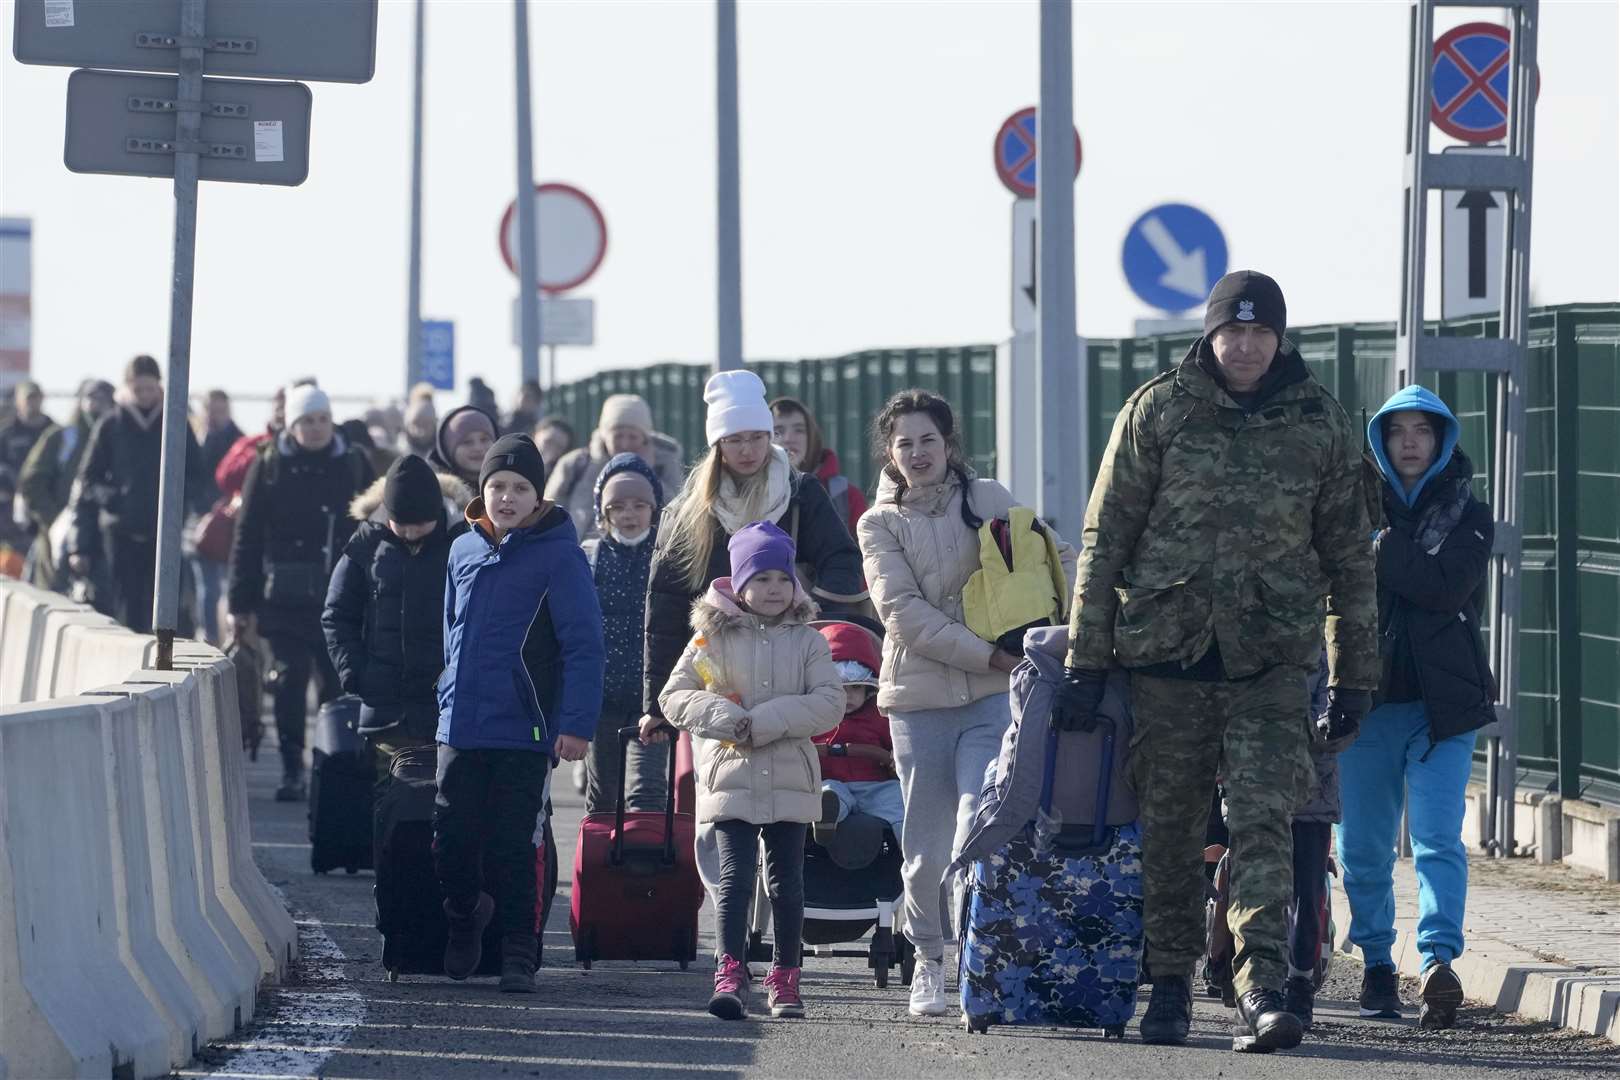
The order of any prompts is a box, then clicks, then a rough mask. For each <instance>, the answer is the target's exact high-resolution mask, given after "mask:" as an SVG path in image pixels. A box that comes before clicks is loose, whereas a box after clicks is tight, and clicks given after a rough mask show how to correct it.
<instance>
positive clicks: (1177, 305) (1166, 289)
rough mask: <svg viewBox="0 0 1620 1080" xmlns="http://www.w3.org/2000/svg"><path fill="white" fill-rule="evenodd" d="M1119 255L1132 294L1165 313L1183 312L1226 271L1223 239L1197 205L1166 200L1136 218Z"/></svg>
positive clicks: (1204, 296)
mask: <svg viewBox="0 0 1620 1080" xmlns="http://www.w3.org/2000/svg"><path fill="white" fill-rule="evenodd" d="M1121 258H1122V260H1123V262H1124V264H1125V280H1126V281H1127V282H1128V283H1129V284H1130V286H1131V291H1132V292H1134V293H1135V294H1136V295H1137V296H1139V297H1141V298H1142V299H1143V300H1144V301H1146V302H1147V303H1149V304H1151V305H1153V306H1154V307H1156V308H1160V309H1162V310H1164V311H1169V312H1177V311H1186V310H1187V309H1188V308H1192V307H1197V306H1198V305H1199V304H1202V303H1203V302H1204V301H1205V300H1206V299H1208V298H1209V290H1210V288H1211V287H1212V286H1213V285H1214V284H1215V282H1217V281H1219V280H1220V278H1221V275H1222V274H1225V273H1226V237H1224V236H1222V235H1221V227H1220V226H1219V225H1217V224H1215V219H1214V218H1212V217H1210V216H1209V215H1208V214H1206V213H1204V212H1203V211H1202V210H1200V209H1198V208H1197V207H1196V206H1188V205H1186V204H1185V203H1165V204H1164V205H1163V206H1155V207H1154V208H1153V209H1151V210H1149V211H1148V212H1147V213H1145V214H1143V215H1142V216H1141V217H1139V218H1137V219H1136V222H1135V223H1134V224H1133V225H1132V226H1131V227H1130V230H1129V231H1128V232H1126V234H1125V247H1124V250H1123V252H1122V253H1121Z"/></svg>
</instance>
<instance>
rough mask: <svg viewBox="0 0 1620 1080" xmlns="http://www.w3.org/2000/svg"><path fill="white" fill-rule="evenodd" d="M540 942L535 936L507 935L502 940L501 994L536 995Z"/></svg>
mask: <svg viewBox="0 0 1620 1080" xmlns="http://www.w3.org/2000/svg"><path fill="white" fill-rule="evenodd" d="M538 953H539V940H538V939H537V938H536V937H535V936H534V935H533V934H507V935H505V936H504V937H502V938H501V993H503V994H532V993H534V989H535V987H534V967H535V960H536V958H537V955H538Z"/></svg>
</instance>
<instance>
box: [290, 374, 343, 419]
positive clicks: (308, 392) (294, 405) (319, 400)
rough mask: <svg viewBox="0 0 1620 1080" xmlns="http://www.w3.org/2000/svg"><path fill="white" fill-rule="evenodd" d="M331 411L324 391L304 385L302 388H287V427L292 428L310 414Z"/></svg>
mask: <svg viewBox="0 0 1620 1080" xmlns="http://www.w3.org/2000/svg"><path fill="white" fill-rule="evenodd" d="M331 411H332V401H331V399H330V398H328V397H327V396H326V391H325V390H322V389H321V388H320V387H318V386H311V385H308V384H305V385H303V386H289V387H287V410H286V416H287V426H288V427H292V426H293V425H294V424H296V423H298V421H300V420H302V419H303V418H304V417H306V416H309V415H310V414H311V413H318V412H325V413H330V412H331Z"/></svg>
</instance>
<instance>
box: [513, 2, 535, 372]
mask: <svg viewBox="0 0 1620 1080" xmlns="http://www.w3.org/2000/svg"><path fill="white" fill-rule="evenodd" d="M512 10H513V27H514V30H515V34H516V38H517V50H516V57H515V59H516V66H517V146H518V154H517V185H518V188H517V218H518V250H517V258H518V297H519V302H520V303H521V304H522V305H523V322H522V327H523V330H522V342H523V344H522V345H521V346H520V352H521V356H522V363H521V367H522V376H523V381H524V382H539V381H540V286H539V281H540V245H539V242H538V241H537V240H536V238H535V221H534V218H535V206H534V142H533V139H534V127H533V125H532V123H531V120H530V116H529V0H513V4H512Z"/></svg>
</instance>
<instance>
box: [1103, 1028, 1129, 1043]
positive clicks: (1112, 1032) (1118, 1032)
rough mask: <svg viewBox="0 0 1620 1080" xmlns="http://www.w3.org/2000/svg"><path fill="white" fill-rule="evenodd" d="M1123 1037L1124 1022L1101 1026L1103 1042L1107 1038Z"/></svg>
mask: <svg viewBox="0 0 1620 1080" xmlns="http://www.w3.org/2000/svg"><path fill="white" fill-rule="evenodd" d="M1124 1038H1125V1025H1124V1024H1109V1025H1108V1026H1107V1027H1105V1028H1103V1040H1104V1041H1105V1042H1106V1041H1107V1040H1109V1039H1121V1040H1123V1039H1124Z"/></svg>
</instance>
